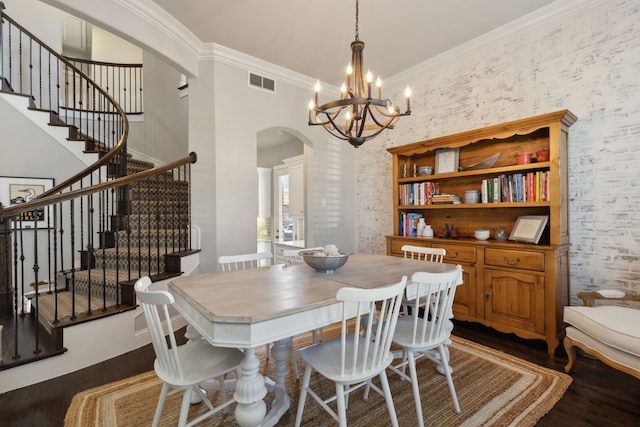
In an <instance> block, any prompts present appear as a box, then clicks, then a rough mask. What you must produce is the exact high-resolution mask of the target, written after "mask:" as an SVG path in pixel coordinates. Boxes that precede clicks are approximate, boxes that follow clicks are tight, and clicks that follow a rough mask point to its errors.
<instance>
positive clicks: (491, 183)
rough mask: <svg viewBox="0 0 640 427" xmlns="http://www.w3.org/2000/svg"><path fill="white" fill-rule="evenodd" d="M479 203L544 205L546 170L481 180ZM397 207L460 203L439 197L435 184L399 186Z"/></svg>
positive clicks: (444, 195) (547, 172)
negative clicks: (539, 203) (530, 203)
mask: <svg viewBox="0 0 640 427" xmlns="http://www.w3.org/2000/svg"><path fill="white" fill-rule="evenodd" d="M481 193H482V199H481V201H482V203H500V202H547V201H549V200H551V197H550V194H549V171H537V172H528V173H516V174H513V175H500V176H497V177H494V178H488V179H483V180H482V188H481ZM398 199H399V200H398V204H399V205H400V206H423V205H432V204H450V203H455V202H457V203H459V202H460V200H459V198H458V197H457V196H454V195H452V194H440V185H439V184H438V183H437V182H430V181H426V182H416V183H409V184H399V191H398Z"/></svg>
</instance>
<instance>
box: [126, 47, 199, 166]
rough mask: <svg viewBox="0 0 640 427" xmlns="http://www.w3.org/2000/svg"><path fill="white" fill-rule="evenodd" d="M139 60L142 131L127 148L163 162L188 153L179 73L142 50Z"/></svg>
mask: <svg viewBox="0 0 640 427" xmlns="http://www.w3.org/2000/svg"><path fill="white" fill-rule="evenodd" d="M143 57H144V62H143V75H144V91H143V94H142V96H143V106H144V108H143V111H144V116H143V132H142V135H140V136H139V137H133V136H132V138H130V140H129V143H130V145H129V146H130V147H131V148H132V149H134V150H136V151H139V152H141V153H145V154H146V155H148V156H150V157H152V158H155V159H159V160H161V161H162V162H163V163H167V162H171V161H174V160H178V159H181V158H183V157H186V156H187V155H188V154H189V141H188V133H189V132H188V108H189V106H188V100H187V99H185V98H181V97H180V93H179V91H178V83H179V81H180V73H179V72H178V71H177V70H175V69H174V68H172V67H171V66H169V65H168V64H167V63H165V62H162V61H160V60H159V59H158V58H157V57H156V56H154V55H152V54H150V53H147V52H145V53H144V55H143Z"/></svg>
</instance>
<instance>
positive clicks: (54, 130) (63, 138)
mask: <svg viewBox="0 0 640 427" xmlns="http://www.w3.org/2000/svg"><path fill="white" fill-rule="evenodd" d="M0 98H2V99H4V100H5V101H6V102H7V104H9V105H11V106H12V107H13V108H15V109H16V110H17V111H19V112H20V113H22V114H23V115H24V116H25V117H27V118H28V119H29V120H30V121H31V122H32V123H33V124H34V125H36V126H37V127H39V128H40V129H41V130H43V131H44V132H45V133H46V134H47V135H49V136H50V137H51V138H53V139H54V140H55V141H56V142H58V143H59V144H60V145H61V146H63V147H64V148H65V149H67V150H68V151H69V152H71V153H72V154H73V155H74V156H76V157H77V158H78V159H80V160H81V161H82V162H83V163H84V164H86V165H87V166H89V165H92V164H94V163H95V162H97V161H98V159H99V154H98V153H88V152H85V151H84V148H85V145H84V141H70V140H69V139H68V138H69V128H68V127H67V126H51V125H49V116H50V113H49V112H48V111H42V110H33V109H30V108H29V104H30V101H29V99H30V98H29V97H28V96H24V95H14V94H10V93H6V92H0Z"/></svg>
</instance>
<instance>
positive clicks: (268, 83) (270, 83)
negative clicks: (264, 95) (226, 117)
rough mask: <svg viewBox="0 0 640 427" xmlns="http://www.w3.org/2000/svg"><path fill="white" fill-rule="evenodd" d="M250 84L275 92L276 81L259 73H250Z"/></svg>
mask: <svg viewBox="0 0 640 427" xmlns="http://www.w3.org/2000/svg"><path fill="white" fill-rule="evenodd" d="M249 86H252V87H255V88H258V89H262V90H266V91H269V92H273V93H275V91H276V81H275V80H273V79H270V78H267V77H263V76H259V75H258V74H254V73H249Z"/></svg>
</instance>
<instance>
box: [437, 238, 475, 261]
mask: <svg viewBox="0 0 640 427" xmlns="http://www.w3.org/2000/svg"><path fill="white" fill-rule="evenodd" d="M433 247H434V248H442V249H445V250H446V251H447V254H446V255H445V256H444V262H449V263H455V264H457V263H459V262H467V263H469V264H475V262H476V248H475V246H464V245H450V244H447V243H442V244H441V243H440V242H434V244H433Z"/></svg>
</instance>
